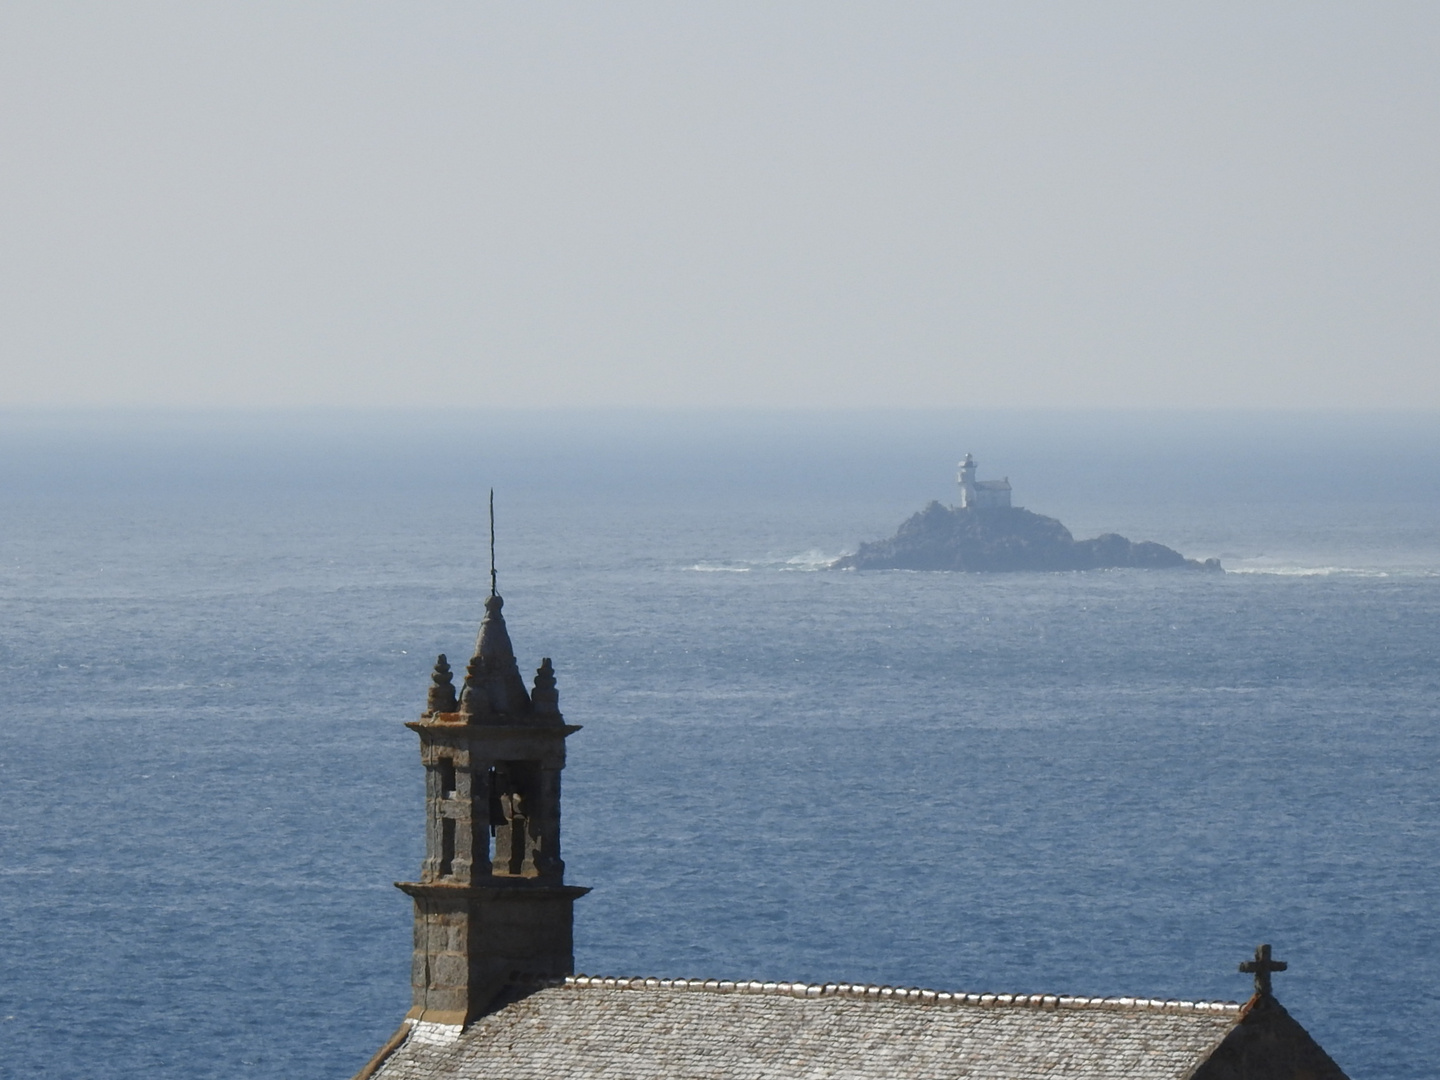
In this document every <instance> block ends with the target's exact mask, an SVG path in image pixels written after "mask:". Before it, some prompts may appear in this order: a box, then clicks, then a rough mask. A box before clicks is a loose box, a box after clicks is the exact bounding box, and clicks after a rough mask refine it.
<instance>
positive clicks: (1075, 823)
mask: <svg viewBox="0 0 1440 1080" xmlns="http://www.w3.org/2000/svg"><path fill="white" fill-rule="evenodd" d="M537 400H543V388H541V387H537ZM966 452H971V453H973V454H974V455H975V457H976V459H977V461H978V463H979V476H980V478H981V479H998V478H1000V477H1002V476H1007V477H1008V478H1009V480H1010V482H1011V484H1012V485H1013V487H1014V494H1015V502H1016V504H1017V505H1022V506H1025V507H1027V508H1028V509H1031V510H1034V511H1036V512H1039V513H1042V514H1048V515H1051V516H1054V517H1057V518H1059V519H1060V520H1061V521H1063V522H1064V523H1065V524H1066V525H1067V526H1068V527H1069V528H1070V529H1071V531H1072V532H1073V533H1074V534H1075V535H1076V536H1077V538H1081V537H1088V536H1094V535H1097V534H1099V533H1102V532H1119V533H1122V534H1124V535H1126V536H1128V537H1130V538H1131V539H1134V540H1156V541H1159V542H1161V543H1164V544H1167V545H1169V546H1171V547H1173V548H1176V549H1178V550H1180V551H1182V552H1183V553H1184V554H1186V555H1187V556H1191V557H1194V558H1206V557H1212V556H1213V557H1218V558H1220V559H1221V561H1222V563H1223V565H1224V567H1225V571H1226V572H1225V573H1224V574H1211V573H1200V572H1186V571H1138V570H1112V571H1090V572H1075V573H1014V574H996V575H973V574H958V573H915V572H859V573H857V572H850V571H845V572H841V571H832V570H828V569H826V566H827V563H828V562H830V561H831V560H833V559H834V558H836V557H838V556H840V555H842V554H844V553H846V552H849V551H853V550H854V549H855V547H856V545H857V544H858V543H859V542H861V541H864V540H872V539H878V538H881V537H885V536H889V535H891V534H892V533H893V532H894V530H895V528H896V527H897V526H898V525H899V524H900V522H901V521H903V520H904V519H905V518H906V517H907V516H908V515H910V514H911V513H913V512H915V511H916V510H918V509H920V508H921V507H922V506H924V505H925V504H926V503H928V502H929V501H930V500H932V499H939V500H941V501H942V502H953V501H955V499H956V492H955V481H954V471H955V463H956V461H957V460H958V459H959V458H960V457H962V456H963V455H964V454H965V453H966ZM492 489H493V491H494V498H495V513H496V520H495V533H496V547H495V550H496V560H497V571H498V580H499V590H500V592H501V594H502V595H503V596H504V598H505V604H506V606H505V613H506V616H507V619H508V622H509V628H510V633H511V637H512V639H513V640H514V642H515V646H516V650H517V653H518V655H519V656H520V662H521V666H522V670H525V671H526V672H527V673H528V672H529V671H533V669H534V668H535V667H536V666H538V664H539V662H540V660H541V658H542V657H544V656H548V657H552V658H553V660H554V664H555V668H556V671H557V674H558V678H559V687H560V701H561V708H562V709H563V710H564V712H565V715H566V717H567V720H568V721H569V722H571V723H575V724H580V725H583V729H582V730H581V731H580V732H578V733H577V734H575V735H574V736H572V737H571V738H570V740H569V753H570V758H569V765H568V767H567V769H566V771H565V777H564V783H565V794H564V815H565V816H564V856H565V859H566V862H567V864H568V869H567V877H568V879H569V880H570V881H572V882H574V883H577V884H582V885H587V886H591V887H592V888H593V892H591V893H590V894H589V895H587V896H586V897H585V898H584V899H582V900H581V901H579V902H578V904H577V913H576V926H575V940H576V964H577V968H578V970H580V971H582V972H586V973H593V974H613V975H655V976H684V977H698V978H722V979H724V978H745V979H766V980H806V981H813V982H866V983H879V984H890V985H896V986H920V987H930V988H935V989H949V990H966V991H982V992H984V991H993V992H1016V993H1042V992H1043V993H1060V994H1077V995H1104V996H1111V995H1114V996H1140V997H1156V998H1178V999H1185V1000H1195V999H1222V1000H1225V999H1228V1000H1243V999H1244V998H1245V997H1247V996H1248V994H1249V992H1250V979H1249V977H1247V976H1245V975H1241V974H1239V972H1238V971H1237V965H1238V964H1239V962H1240V961H1242V960H1245V959H1247V958H1248V957H1249V956H1251V955H1252V954H1253V952H1254V949H1255V947H1256V946H1257V945H1258V944H1261V943H1270V944H1272V945H1273V947H1274V951H1275V955H1276V956H1277V957H1278V958H1279V959H1282V960H1284V961H1286V962H1287V963H1288V965H1289V968H1288V970H1287V971H1285V972H1284V973H1282V974H1278V975H1276V976H1275V986H1276V993H1277V996H1278V997H1279V998H1280V1000H1281V1001H1282V1002H1283V1003H1284V1005H1285V1006H1286V1008H1287V1009H1289V1010H1290V1012H1291V1013H1292V1014H1293V1015H1294V1016H1295V1017H1296V1018H1297V1019H1298V1020H1299V1021H1300V1022H1301V1023H1302V1024H1304V1025H1305V1026H1306V1028H1307V1029H1308V1030H1309V1031H1310V1032H1311V1033H1312V1034H1313V1035H1314V1036H1315V1037H1316V1038H1317V1039H1318V1040H1319V1041H1320V1043H1321V1044H1322V1045H1323V1046H1324V1047H1325V1048H1326V1049H1327V1050H1328V1051H1329V1053H1330V1054H1331V1056H1333V1057H1334V1058H1335V1059H1336V1061H1337V1062H1339V1064H1340V1065H1341V1067H1342V1068H1344V1069H1345V1070H1346V1072H1347V1073H1348V1074H1349V1075H1350V1076H1352V1077H1354V1078H1356V1080H1361V1078H1364V1080H1401V1078H1419V1077H1424V1076H1429V1075H1432V1074H1433V1069H1434V1062H1435V1061H1437V1060H1440V1022H1437V1017H1440V417H1437V416H1435V415H1433V414H1420V413H1388V414H1378V413H1377V414H1366V413H1350V412H1336V413H1313V412H1311V413H1301V412H1186V411H1179V412H1168V413H1141V412H1125V411H1116V412H1065V411H1056V412H1027V411H1018V410H1015V411H995V410H990V411H985V410H952V411H940V410H915V411H910V412H905V411H890V412H880V411H863V410H862V411H853V412H804V411H783V410H776V411H750V412H723V411H713V412H712V411H698V410H697V411H689V412H662V411H645V410H634V411H618V410H610V411H605V410H594V411H586V410H576V411H569V412H565V411H549V410H545V409H540V408H536V409H533V410H510V411H505V410H469V411H467V410H461V409H454V408H450V407H447V406H444V405H443V404H442V403H440V401H439V399H438V398H437V405H436V407H435V408H434V409H433V410H428V411H427V410H410V411H398V410H388V411H371V412H363V411H350V412H343V411H308V412H307V411H288V412H287V411H272V412H246V411H220V410H217V411H211V412H83V411H66V412H59V411H51V412H34V411H31V412H20V411H10V412H5V413H0V679H3V683H0V685H3V698H0V1076H4V1077H15V1078H28V1077H63V1078H74V1080H138V1078H141V1077H143V1078H146V1080H160V1078H176V1080H179V1078H182V1077H183V1078H185V1080H203V1078H210V1077H216V1078H218V1077H226V1078H234V1077H253V1078H262V1077H263V1078H275V1080H280V1078H285V1080H298V1078H314V1080H344V1078H346V1077H349V1076H351V1075H352V1074H353V1073H354V1072H355V1071H356V1070H357V1069H358V1068H359V1067H360V1066H361V1065H362V1064H364V1062H365V1061H366V1059H367V1058H368V1057H369V1056H370V1054H371V1053H372V1052H373V1051H374V1050H375V1049H376V1048H377V1047H378V1046H380V1044H381V1043H383V1042H384V1041H385V1040H386V1038H387V1037H388V1036H389V1035H390V1034H391V1032H393V1031H394V1030H395V1028H396V1027H397V1026H398V1024H399V1022H400V1020H401V1018H402V1017H403V1016H404V1014H405V1011H406V1009H407V1008H408V1005H409V986H408V981H409V963H410V955H409V952H410V931H411V907H410V901H409V899H408V898H407V897H406V896H404V895H403V894H402V893H400V892H399V891H398V890H396V889H395V888H394V886H393V884H392V883H393V882H395V881H398V880H406V879H410V878H413V877H414V876H415V875H416V873H417V872H418V869H419V863H420V859H421V854H422V833H421V826H422V811H423V805H422V773H421V768H420V765H419V759H418V753H417V741H416V738H415V735H414V734H413V733H412V732H411V731H409V730H408V729H406V728H405V726H404V724H405V722H406V721H408V720H413V719H415V718H416V717H417V716H418V714H419V713H420V711H421V709H422V707H423V705H424V701H425V691H426V687H427V685H428V677H429V672H430V669H431V666H432V664H433V663H434V661H435V657H436V654H438V653H442V652H443V653H446V654H448V656H449V657H450V660H451V662H452V663H454V664H456V665H457V666H459V665H461V664H463V663H464V661H465V659H466V658H467V657H468V655H469V653H470V650H471V647H472V644H473V641H474V636H475V632H476V628H477V625H478V623H479V619H480V616H481V614H482V607H481V604H482V601H483V599H484V597H485V595H486V593H487V592H488V587H489V558H490V551H489V544H490V540H489V522H488V518H487V502H488V497H489V493H490V491H491V490H492Z"/></svg>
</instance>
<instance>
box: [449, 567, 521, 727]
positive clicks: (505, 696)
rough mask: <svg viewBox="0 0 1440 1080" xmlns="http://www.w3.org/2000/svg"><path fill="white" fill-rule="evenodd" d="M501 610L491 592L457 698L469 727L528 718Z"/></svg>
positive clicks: (518, 672) (502, 601)
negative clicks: (463, 684)
mask: <svg viewBox="0 0 1440 1080" xmlns="http://www.w3.org/2000/svg"><path fill="white" fill-rule="evenodd" d="M504 606H505V601H504V600H502V599H501V598H500V594H499V593H493V592H492V593H491V594H490V595H489V596H488V597H486V599H485V618H484V619H482V620H481V622H480V633H479V636H478V637H476V639H475V655H474V656H472V657H471V658H470V666H469V667H468V668H467V669H466V671H465V689H464V691H463V692H462V693H461V695H460V712H461V713H462V714H463V715H464V716H465V717H466V718H467V719H468V720H469V721H470V722H471V723H484V722H485V721H486V720H487V719H488V720H493V721H500V720H502V719H505V720H510V721H512V722H514V721H519V720H522V719H524V718H525V717H526V716H528V715H529V714H530V695H529V694H527V693H526V692H525V680H524V679H522V678H521V677H520V667H519V665H518V664H517V663H516V662H515V649H514V648H513V647H512V646H511V644H510V632H509V631H508V630H506V629H505V616H504V615H502V614H500V609H501V608H503V607H504Z"/></svg>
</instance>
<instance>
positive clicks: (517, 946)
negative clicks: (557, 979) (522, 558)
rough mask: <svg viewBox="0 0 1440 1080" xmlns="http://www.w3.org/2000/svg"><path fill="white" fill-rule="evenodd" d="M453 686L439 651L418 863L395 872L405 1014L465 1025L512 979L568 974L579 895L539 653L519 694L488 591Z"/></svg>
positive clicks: (561, 761) (421, 724) (549, 673)
mask: <svg viewBox="0 0 1440 1080" xmlns="http://www.w3.org/2000/svg"><path fill="white" fill-rule="evenodd" d="M494 581H495V579H494V570H493V567H492V570H491V591H490V596H489V597H488V598H487V599H486V601H485V618H484V621H482V622H481V624H480V635H479V638H478V639H477V641H476V643H475V654H474V656H472V657H471V659H470V665H469V667H468V668H467V670H466V672H465V679H464V684H463V687H462V689H461V692H460V694H459V696H458V697H457V696H456V693H455V685H454V682H453V679H452V676H451V671H450V665H449V664H448V663H447V662H446V659H445V656H444V655H443V654H442V655H441V656H440V658H439V660H437V661H436V664H435V671H434V674H433V675H432V676H431V684H432V685H431V687H430V694H429V700H428V701H427V703H426V709H425V712H424V714H423V715H422V716H421V718H420V719H419V720H418V721H414V722H411V723H408V724H406V725H405V726H406V727H408V728H410V729H411V730H413V731H414V732H415V733H416V734H418V735H419V736H420V760H421V763H422V764H423V765H424V766H425V861H424V862H423V863H422V864H421V867H420V880H419V881H404V882H397V883H396V885H397V887H398V888H400V889H403V890H404V891H405V892H406V893H408V894H409V895H410V896H411V897H413V898H414V901H415V952H414V960H413V963H412V967H411V979H410V982H411V986H412V988H413V990H414V1005H413V1007H412V1008H411V1010H410V1013H409V1016H410V1017H411V1018H412V1019H416V1020H426V1021H430V1022H434V1023H442V1024H465V1023H468V1022H469V1021H470V1020H472V1019H474V1018H475V1017H477V1016H479V1015H481V1014H482V1013H484V1012H485V1011H486V1010H487V1009H488V1008H489V1007H490V1006H491V1004H492V1003H493V1002H495V1000H496V998H497V997H498V996H500V994H501V993H502V991H504V990H505V988H506V987H507V986H508V985H510V984H512V983H516V982H522V983H523V982H525V981H527V980H530V979H535V978H546V977H554V976H562V975H569V974H573V972H574V964H575V960H574V955H573V953H574V946H573V944H572V924H573V916H574V911H573V909H574V904H575V900H576V898H577V897H580V896H583V895H585V893H587V892H589V891H590V890H589V889H585V888H579V887H577V886H574V885H566V884H565V863H564V862H563V861H561V858H560V771H561V770H562V769H563V768H564V767H565V739H566V737H567V736H569V735H571V734H572V733H574V732H576V731H579V730H580V728H579V727H578V726H576V725H573V724H566V723H565V720H564V718H563V717H562V716H561V715H560V705H559V695H558V694H557V693H556V690H555V672H554V669H553V668H552V667H551V665H550V659H549V657H546V658H545V659H544V660H542V661H541V663H540V669H539V670H538V671H537V672H536V673H535V683H534V688H533V689H532V690H531V691H530V692H529V693H526V690H525V683H524V681H523V680H522V679H521V677H520V670H519V668H518V666H517V665H516V662H515V653H514V650H513V649H512V647H511V645H510V634H509V632H508V631H507V630H506V629H505V619H504V616H502V615H501V614H500V610H501V608H502V607H503V606H504V601H502V600H501V599H500V596H499V594H498V593H496V592H495V587H494Z"/></svg>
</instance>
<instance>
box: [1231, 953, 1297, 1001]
mask: <svg viewBox="0 0 1440 1080" xmlns="http://www.w3.org/2000/svg"><path fill="white" fill-rule="evenodd" d="M1289 966H1290V965H1289V964H1287V963H1285V961H1284V960H1271V959H1270V946H1269V945H1261V946H1260V947H1259V948H1258V949H1256V950H1255V959H1254V960H1246V961H1245V962H1244V963H1243V964H1241V965H1240V970H1241V972H1243V973H1244V974H1246V975H1250V974H1253V975H1254V976H1255V993H1257V994H1262V995H1265V996H1267V997H1268V996H1270V993H1271V991H1270V973H1271V972H1272V971H1284V970H1285V969H1286V968H1287V967H1289Z"/></svg>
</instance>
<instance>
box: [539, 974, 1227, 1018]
mask: <svg viewBox="0 0 1440 1080" xmlns="http://www.w3.org/2000/svg"><path fill="white" fill-rule="evenodd" d="M526 985H529V986H537V987H573V988H578V989H586V988H599V989H605V990H687V991H702V992H708V993H714V994H769V995H775V996H780V997H794V998H807V999H808V998H820V997H846V998H857V999H861V1000H885V1001H895V1000H900V1001H912V1002H916V1003H918V1004H922V1005H980V1006H983V1007H985V1008H1007V1007H1008V1008H1015V1007H1020V1008H1029V1009H1106V1010H1116V1011H1126V1012H1129V1011H1135V1010H1143V1011H1147V1012H1213V1013H1227V1012H1234V1013H1238V1012H1239V1011H1240V1009H1241V1005H1240V1003H1239V1002H1237V1001H1182V1000H1180V999H1178V998H1165V999H1163V1000H1162V999H1160V998H1140V997H1106V998H1100V997H1083V996H1079V995H1072V994H993V993H982V994H977V993H967V992H965V991H961V990H930V989H924V988H920V987H896V986H882V985H877V984H873V983H805V982H760V981H759V980H755V979H749V980H745V979H664V978H657V977H656V976H653V975H651V976H630V977H615V976H611V975H567V976H565V977H563V978H561V977H558V976H556V977H552V978H536V979H531V980H526Z"/></svg>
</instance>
